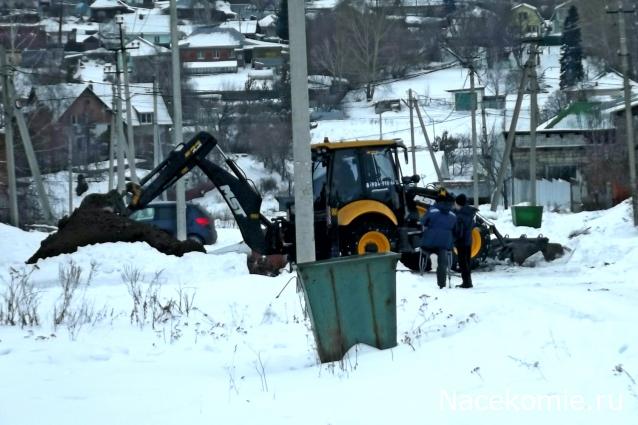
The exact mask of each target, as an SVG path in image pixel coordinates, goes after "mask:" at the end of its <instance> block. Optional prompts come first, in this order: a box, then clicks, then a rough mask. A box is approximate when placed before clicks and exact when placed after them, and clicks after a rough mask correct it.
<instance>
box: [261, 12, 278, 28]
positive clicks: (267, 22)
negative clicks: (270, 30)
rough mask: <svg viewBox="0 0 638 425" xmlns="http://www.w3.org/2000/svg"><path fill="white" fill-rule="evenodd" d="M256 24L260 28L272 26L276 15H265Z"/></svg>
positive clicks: (275, 21)
mask: <svg viewBox="0 0 638 425" xmlns="http://www.w3.org/2000/svg"><path fill="white" fill-rule="evenodd" d="M257 22H258V23H259V26H260V27H262V28H266V27H270V26H274V25H275V24H276V23H277V15H266V16H264V17H263V18H261V19H260V20H259V21H257Z"/></svg>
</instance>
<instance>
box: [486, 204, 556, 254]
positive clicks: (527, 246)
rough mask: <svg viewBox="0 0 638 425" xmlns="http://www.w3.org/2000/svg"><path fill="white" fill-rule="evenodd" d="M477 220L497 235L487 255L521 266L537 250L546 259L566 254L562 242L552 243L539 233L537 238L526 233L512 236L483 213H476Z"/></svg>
mask: <svg viewBox="0 0 638 425" xmlns="http://www.w3.org/2000/svg"><path fill="white" fill-rule="evenodd" d="M476 221H477V223H478V224H479V225H480V226H482V227H485V228H487V229H488V230H489V233H491V234H492V235H494V236H495V238H492V239H491V240H490V243H489V249H488V252H487V257H492V258H498V259H499V260H510V261H512V262H513V263H516V264H518V265H519V266H520V265H522V264H523V263H524V262H525V260H527V259H528V258H529V257H531V256H532V255H534V254H536V253H537V252H540V253H542V254H543V258H544V259H545V261H553V260H555V259H556V258H559V257H561V256H563V254H564V248H563V246H562V245H561V244H558V243H552V242H550V241H549V239H548V238H546V237H544V236H543V235H538V236H537V237H535V238H529V237H527V236H525V235H522V236H519V237H518V238H510V237H509V236H507V235H506V236H503V235H501V233H500V232H499V231H498V230H497V229H496V226H495V225H494V223H492V222H491V221H490V220H488V219H486V218H485V217H483V216H482V215H480V214H476Z"/></svg>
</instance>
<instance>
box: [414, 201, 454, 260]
mask: <svg viewBox="0 0 638 425" xmlns="http://www.w3.org/2000/svg"><path fill="white" fill-rule="evenodd" d="M451 208H452V207H451V205H450V204H449V203H446V202H437V203H436V204H434V205H432V206H431V207H430V208H428V212H427V213H426V214H425V216H423V219H422V220H421V224H422V225H423V227H424V229H423V237H422V238H421V247H423V248H425V249H452V247H453V246H454V237H453V235H452V233H453V231H454V226H455V224H456V215H454V213H453V212H452V211H451Z"/></svg>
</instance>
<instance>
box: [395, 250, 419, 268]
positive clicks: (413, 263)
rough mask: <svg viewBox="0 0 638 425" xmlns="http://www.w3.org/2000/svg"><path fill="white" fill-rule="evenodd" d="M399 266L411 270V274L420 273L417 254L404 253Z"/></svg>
mask: <svg viewBox="0 0 638 425" xmlns="http://www.w3.org/2000/svg"><path fill="white" fill-rule="evenodd" d="M400 261H401V264H403V265H404V266H406V267H407V268H409V269H410V270H412V271H413V272H418V271H420V269H421V267H420V264H419V261H420V255H419V253H418V252H404V253H403V254H401V260H400Z"/></svg>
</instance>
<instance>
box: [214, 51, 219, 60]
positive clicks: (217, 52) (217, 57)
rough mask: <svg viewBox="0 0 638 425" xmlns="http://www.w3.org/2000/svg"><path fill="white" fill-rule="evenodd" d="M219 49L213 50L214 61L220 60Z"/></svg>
mask: <svg viewBox="0 0 638 425" xmlns="http://www.w3.org/2000/svg"><path fill="white" fill-rule="evenodd" d="M219 57H220V54H219V49H213V59H219Z"/></svg>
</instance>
